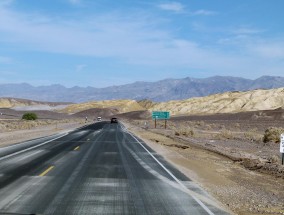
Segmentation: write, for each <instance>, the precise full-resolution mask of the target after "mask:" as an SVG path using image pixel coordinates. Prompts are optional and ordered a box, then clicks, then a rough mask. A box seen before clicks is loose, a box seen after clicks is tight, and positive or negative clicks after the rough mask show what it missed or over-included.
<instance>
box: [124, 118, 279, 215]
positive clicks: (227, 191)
mask: <svg viewBox="0 0 284 215" xmlns="http://www.w3.org/2000/svg"><path fill="white" fill-rule="evenodd" d="M126 124H127V127H128V129H129V130H130V131H132V132H133V133H135V134H136V135H137V136H139V137H140V138H141V139H143V140H144V141H145V142H146V143H147V144H148V145H149V146H150V147H151V148H153V149H154V150H155V151H157V152H158V153H159V154H161V155H162V156H163V157H164V158H165V159H166V160H168V161H169V162H170V163H171V164H173V165H174V166H176V167H177V168H178V169H179V170H180V171H182V172H183V173H184V174H186V175H187V176H188V177H189V178H190V179H192V180H193V181H195V182H196V183H198V184H199V185H200V186H201V187H203V188H204V189H205V190H206V191H207V192H208V193H210V194H211V195H212V196H213V197H215V198H216V199H217V200H219V201H220V202H221V203H223V205H224V207H226V208H228V209H229V210H231V211H233V213H236V214H240V215H245V214H246V215H254V214H284V201H283V199H284V179H283V178H281V177H275V175H269V174H263V173H261V172H257V171H252V170H250V169H248V168H245V166H244V165H243V163H242V162H240V161H234V160H233V159H231V158H229V157H228V156H224V155H221V153H216V152H214V151H212V150H208V149H206V148H204V147H200V146H199V145H197V144H196V143H194V142H192V141H191V140H190V139H182V138H173V137H172V136H171V135H170V133H168V132H161V130H162V129H149V130H145V129H143V128H141V126H137V125H133V124H129V123H126ZM159 132H160V133H159Z"/></svg>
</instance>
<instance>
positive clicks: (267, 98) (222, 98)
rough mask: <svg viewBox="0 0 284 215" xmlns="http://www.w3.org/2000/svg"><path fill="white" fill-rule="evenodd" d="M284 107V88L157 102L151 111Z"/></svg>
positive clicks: (211, 111)
mask: <svg viewBox="0 0 284 215" xmlns="http://www.w3.org/2000/svg"><path fill="white" fill-rule="evenodd" d="M277 108H284V88H278V89H271V90H262V89H260V90H253V91H246V92H226V93H222V94H214V95H210V96H205V97H198V98H191V99H186V100H180V101H169V102H161V103H157V104H156V105H154V106H153V107H151V108H150V110H151V111H153V110H155V111H170V112H171V114H172V115H195V114H216V113H237V112H247V111H258V110H274V109H277Z"/></svg>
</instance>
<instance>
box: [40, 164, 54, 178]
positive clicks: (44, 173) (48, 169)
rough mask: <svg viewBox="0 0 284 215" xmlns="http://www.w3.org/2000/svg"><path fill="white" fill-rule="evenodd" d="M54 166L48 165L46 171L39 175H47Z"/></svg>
mask: <svg viewBox="0 0 284 215" xmlns="http://www.w3.org/2000/svg"><path fill="white" fill-rule="evenodd" d="M53 168H54V166H50V167H48V168H47V169H46V170H45V171H44V172H42V173H41V174H40V175H39V176H45V175H46V174H47V173H48V172H49V171H51V170H52V169H53Z"/></svg>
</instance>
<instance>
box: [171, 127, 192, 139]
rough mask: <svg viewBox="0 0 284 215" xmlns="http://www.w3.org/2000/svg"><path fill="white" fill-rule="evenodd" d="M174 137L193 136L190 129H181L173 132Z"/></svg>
mask: <svg viewBox="0 0 284 215" xmlns="http://www.w3.org/2000/svg"><path fill="white" fill-rule="evenodd" d="M175 135H176V136H180V135H183V136H186V137H188V136H191V137H192V136H194V131H193V130H192V129H191V128H181V129H177V130H175Z"/></svg>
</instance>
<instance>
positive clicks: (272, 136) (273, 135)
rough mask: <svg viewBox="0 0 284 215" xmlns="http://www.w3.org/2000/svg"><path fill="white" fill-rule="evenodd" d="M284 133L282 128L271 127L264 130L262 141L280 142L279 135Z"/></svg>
mask: <svg viewBox="0 0 284 215" xmlns="http://www.w3.org/2000/svg"><path fill="white" fill-rule="evenodd" d="M283 133H284V128H275V127H271V128H268V129H266V130H265V133H264V136H263V142H264V143H267V142H275V143H279V142H280V135H281V134H283Z"/></svg>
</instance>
